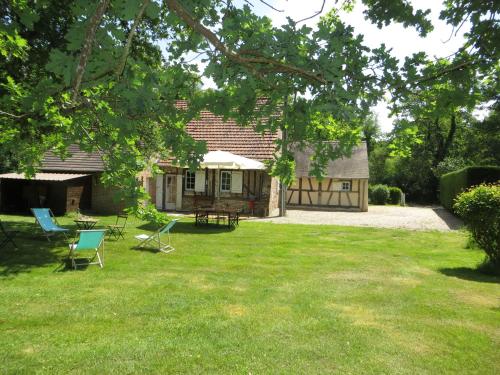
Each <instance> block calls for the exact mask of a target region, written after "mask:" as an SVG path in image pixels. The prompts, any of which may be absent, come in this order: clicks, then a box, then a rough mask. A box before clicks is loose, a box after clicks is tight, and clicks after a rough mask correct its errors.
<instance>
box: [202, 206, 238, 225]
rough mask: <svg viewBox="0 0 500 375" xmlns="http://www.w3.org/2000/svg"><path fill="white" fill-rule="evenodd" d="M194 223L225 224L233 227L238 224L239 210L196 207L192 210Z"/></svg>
mask: <svg viewBox="0 0 500 375" xmlns="http://www.w3.org/2000/svg"><path fill="white" fill-rule="evenodd" d="M194 214H195V225H196V226H198V225H208V224H216V225H226V223H227V226H228V228H234V227H235V226H237V225H238V224H239V221H240V211H239V210H227V209H214V208H197V209H195V210H194Z"/></svg>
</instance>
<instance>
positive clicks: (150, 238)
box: [135, 219, 178, 253]
mask: <svg viewBox="0 0 500 375" xmlns="http://www.w3.org/2000/svg"><path fill="white" fill-rule="evenodd" d="M177 221H178V219H174V220H172V221H171V222H169V223H168V224H167V225H165V226H163V227H162V228H160V229H158V230H157V231H156V232H154V233H153V234H139V235H137V236H135V238H136V239H138V240H140V241H141V243H140V244H139V245H138V247H139V248H141V247H145V246H146V245H149V244H152V247H154V248H158V251H161V252H163V253H170V252H171V251H174V250H175V249H174V248H173V247H172V245H170V230H171V229H172V228H173V226H174V225H175V224H176V223H177ZM164 233H167V236H168V243H165V242H162V240H161V235H162V234H164Z"/></svg>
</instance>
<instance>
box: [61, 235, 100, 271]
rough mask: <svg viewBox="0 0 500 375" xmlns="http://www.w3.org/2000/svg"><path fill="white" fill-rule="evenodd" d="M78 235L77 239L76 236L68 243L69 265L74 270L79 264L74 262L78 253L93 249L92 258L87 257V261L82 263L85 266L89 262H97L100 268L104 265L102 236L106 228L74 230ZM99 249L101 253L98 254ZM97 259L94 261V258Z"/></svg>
mask: <svg viewBox="0 0 500 375" xmlns="http://www.w3.org/2000/svg"><path fill="white" fill-rule="evenodd" d="M76 233H77V234H78V235H79V238H78V241H77V240H76V238H75V239H74V240H73V243H72V244H71V245H69V256H68V257H69V259H70V260H71V265H72V266H73V268H74V269H75V270H76V268H77V267H78V266H79V264H78V263H77V262H76V259H77V256H78V253H81V252H82V251H94V252H95V253H94V256H93V257H92V258H87V259H88V262H87V263H84V264H83V265H85V266H87V265H90V264H98V265H99V266H100V267H101V268H102V267H104V236H105V235H106V229H89V230H79V231H77V232H76ZM99 249H100V250H101V253H100V254H99ZM96 258H97V261H95V262H94V259H96Z"/></svg>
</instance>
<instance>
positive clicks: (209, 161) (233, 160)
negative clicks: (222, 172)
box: [200, 151, 266, 170]
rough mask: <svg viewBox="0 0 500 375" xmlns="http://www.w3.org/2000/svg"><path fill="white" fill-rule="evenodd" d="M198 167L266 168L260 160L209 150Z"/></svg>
mask: <svg viewBox="0 0 500 375" xmlns="http://www.w3.org/2000/svg"><path fill="white" fill-rule="evenodd" d="M200 167H201V168H208V169H258V170H260V169H266V166H265V165H264V163H261V162H260V161H257V160H253V159H249V158H246V157H244V156H240V155H236V154H233V153H231V152H227V151H210V152H209V153H207V154H205V156H204V157H203V161H202V162H201V163H200Z"/></svg>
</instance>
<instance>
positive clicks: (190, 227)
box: [137, 222, 237, 234]
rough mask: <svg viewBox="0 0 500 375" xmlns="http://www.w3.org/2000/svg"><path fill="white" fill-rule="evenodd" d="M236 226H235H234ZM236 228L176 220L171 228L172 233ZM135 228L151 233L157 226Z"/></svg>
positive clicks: (149, 225)
mask: <svg viewBox="0 0 500 375" xmlns="http://www.w3.org/2000/svg"><path fill="white" fill-rule="evenodd" d="M236 228H237V227H236ZM236 228H234V227H231V228H229V227H228V226H227V225H217V224H208V225H198V226H196V225H194V222H178V223H177V224H175V226H174V227H173V228H172V233H189V234H218V233H226V232H232V231H233V230H235V229H236ZM137 229H141V230H145V231H148V232H150V234H152V233H153V232H155V231H156V230H158V226H157V225H155V224H151V223H148V224H143V225H140V226H138V227H137Z"/></svg>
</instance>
